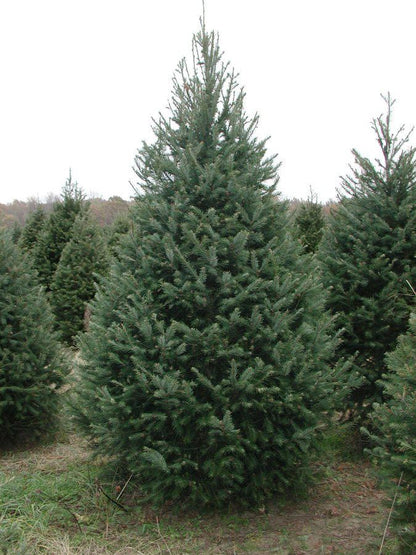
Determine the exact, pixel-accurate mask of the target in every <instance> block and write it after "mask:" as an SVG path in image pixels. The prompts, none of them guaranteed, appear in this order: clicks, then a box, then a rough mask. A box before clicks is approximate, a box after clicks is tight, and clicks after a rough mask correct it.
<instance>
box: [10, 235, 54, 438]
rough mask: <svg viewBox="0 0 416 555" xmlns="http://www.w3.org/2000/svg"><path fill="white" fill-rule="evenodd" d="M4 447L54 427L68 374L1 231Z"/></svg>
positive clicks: (28, 275) (42, 305)
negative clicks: (23, 437) (26, 436)
mask: <svg viewBox="0 0 416 555" xmlns="http://www.w3.org/2000/svg"><path fill="white" fill-rule="evenodd" d="M0 323H1V325H0V446H2V445H4V444H6V443H8V442H14V441H16V440H17V439H18V437H19V436H20V434H21V433H23V432H25V433H26V434H30V435H33V434H42V433H43V432H45V431H46V430H48V429H50V428H51V422H52V421H53V416H54V415H55V412H56V410H57V406H58V395H57V393H56V390H57V388H58V387H59V386H60V385H61V383H62V380H63V372H64V370H65V364H64V359H63V358H62V354H61V350H60V346H59V343H58V341H57V338H56V335H55V333H54V332H53V317H52V314H51V310H50V307H49V305H48V303H47V301H46V298H45V295H44V292H43V290H42V289H41V287H40V285H38V283H37V281H36V276H35V272H34V271H33V269H32V267H31V265H30V263H29V261H28V260H27V259H26V258H25V257H24V256H23V255H22V253H21V252H20V250H19V249H18V248H17V247H16V246H15V245H13V243H12V240H11V238H10V236H9V235H8V234H7V233H6V232H5V231H0Z"/></svg>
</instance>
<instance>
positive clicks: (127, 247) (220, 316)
mask: <svg viewBox="0 0 416 555" xmlns="http://www.w3.org/2000/svg"><path fill="white" fill-rule="evenodd" d="M193 49H194V59H193V72H191V71H190V70H189V68H188V65H187V64H186V62H185V61H183V62H181V63H180V65H179V69H178V72H177V74H176V76H175V79H174V92H173V98H172V103H171V114H170V116H169V117H164V116H163V115H161V116H160V119H159V120H158V121H157V122H156V123H155V126H154V132H155V135H156V139H155V142H154V143H153V144H146V143H145V144H144V145H143V148H142V150H141V151H140V152H139V154H138V156H137V159H136V172H137V175H138V179H139V182H138V185H139V187H140V188H141V189H142V190H143V191H144V195H143V196H141V197H140V199H139V202H138V204H137V207H136V209H135V212H133V215H132V217H133V222H134V226H133V228H132V231H131V232H130V233H129V234H127V235H126V236H125V238H124V240H123V241H122V243H121V249H120V251H119V253H118V257H117V258H116V259H115V260H114V263H113V266H112V270H111V273H110V275H109V277H108V278H107V279H104V281H103V283H102V285H101V287H100V290H99V292H98V294H97V295H96V297H95V299H94V301H93V303H92V317H91V321H90V329H89V331H88V332H87V333H86V334H85V335H84V336H83V337H82V338H81V357H80V359H81V364H80V368H79V376H80V381H79V383H78V385H77V386H76V387H75V389H74V391H75V399H74V404H75V406H76V407H77V409H76V419H77V421H78V423H79V424H80V426H81V428H82V430H83V431H84V432H85V433H86V434H87V435H88V436H89V437H91V438H92V439H93V440H94V444H95V445H96V447H97V449H98V451H99V452H101V453H104V454H106V455H111V456H113V457H116V458H117V459H118V460H119V461H122V462H124V463H125V464H126V466H127V468H128V469H129V471H130V472H132V473H134V475H135V476H136V478H138V479H139V480H140V482H141V487H142V488H143V490H144V491H145V492H147V494H148V496H149V498H150V499H151V500H152V501H153V502H154V503H162V502H164V501H166V500H175V501H177V500H178V499H183V500H186V501H187V502H189V503H192V504H201V503H202V504H216V505H224V504H227V503H229V502H230V501H232V500H238V501H241V502H245V503H262V502H263V501H264V499H266V498H268V497H270V496H271V495H273V494H275V493H276V492H282V491H283V490H285V489H286V488H287V487H291V486H292V487H293V486H294V485H295V484H298V483H299V481H300V480H301V478H302V477H303V476H304V475H305V474H306V473H307V472H308V468H309V465H308V458H309V456H310V454H311V452H313V450H314V449H315V448H316V447H317V444H318V437H319V432H318V430H319V427H320V425H321V423H322V419H323V418H324V417H325V416H326V415H327V411H328V410H330V408H331V406H332V403H333V401H334V398H335V397H336V393H335V391H336V392H337V394H338V393H342V390H343V388H342V387H341V386H340V382H339V375H338V374H339V369H338V368H337V369H332V368H331V367H330V365H329V364H328V361H329V360H330V358H331V356H332V354H333V348H334V344H335V341H336V339H334V337H333V335H332V323H331V319H330V318H329V317H328V315H327V314H326V312H325V310H324V302H325V297H324V294H323V290H322V287H321V285H320V283H319V281H318V280H317V271H316V267H315V266H314V264H313V261H311V260H310V259H309V258H307V259H304V258H303V257H301V256H300V254H299V251H300V248H299V246H298V245H296V243H295V242H294V241H293V240H292V239H291V237H290V236H289V234H288V232H287V229H288V216H287V210H286V205H285V204H283V203H282V202H280V201H279V199H278V198H277V196H276V195H275V185H276V182H277V166H276V164H275V161H274V159H273V158H267V157H266V148H265V142H264V141H261V142H259V141H257V139H256V138H255V136H254V133H255V130H256V125H257V117H256V118H254V119H252V120H250V119H249V118H248V117H247V116H246V114H245V112H244V109H243V99H244V93H243V92H242V91H241V90H239V88H238V85H237V82H236V78H235V75H234V73H233V72H232V71H231V70H230V68H229V66H228V65H227V64H224V63H223V62H222V59H221V54H220V51H219V47H218V44H217V40H216V37H215V35H214V34H208V33H206V32H205V30H204V29H202V31H201V32H200V33H198V34H197V35H196V36H195V37H194V41H193ZM334 390H335V391H334Z"/></svg>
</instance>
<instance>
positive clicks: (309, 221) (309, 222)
mask: <svg viewBox="0 0 416 555" xmlns="http://www.w3.org/2000/svg"><path fill="white" fill-rule="evenodd" d="M324 225H325V220H324V216H323V213H322V205H321V204H320V203H319V202H318V198H317V196H316V194H314V193H313V192H312V190H311V193H310V195H309V197H308V199H307V200H306V201H304V202H302V203H301V205H300V207H299V208H298V209H297V211H296V215H295V236H296V237H297V238H298V239H299V241H300V242H301V245H302V246H303V248H304V250H305V252H308V253H314V252H316V251H317V249H318V246H319V243H320V242H321V239H322V235H323V232H324Z"/></svg>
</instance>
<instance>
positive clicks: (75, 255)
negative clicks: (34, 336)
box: [50, 214, 109, 345]
mask: <svg viewBox="0 0 416 555" xmlns="http://www.w3.org/2000/svg"><path fill="white" fill-rule="evenodd" d="M108 263H109V261H108V255H107V251H106V245H105V242H104V239H103V237H102V233H101V230H100V228H99V227H98V225H97V224H96V223H95V222H94V221H93V220H92V219H91V217H90V216H89V215H88V214H85V215H81V216H78V218H77V219H76V220H75V222H74V225H73V228H72V238H71V239H70V240H69V242H68V243H67V244H66V246H65V248H64V250H63V251H62V254H61V257H60V260H59V263H58V266H57V268H56V271H55V273H54V276H53V280H52V283H51V295H50V299H51V304H52V308H53V312H54V314H55V317H56V322H57V328H58V330H59V332H60V335H61V338H62V340H63V341H64V342H65V343H66V344H68V345H73V344H74V342H75V338H76V335H77V334H78V333H80V332H81V331H83V329H84V315H85V309H86V307H87V303H88V302H89V301H90V300H91V299H92V297H93V296H94V293H95V281H96V279H97V277H98V276H99V275H102V274H104V273H105V272H106V271H107V269H108Z"/></svg>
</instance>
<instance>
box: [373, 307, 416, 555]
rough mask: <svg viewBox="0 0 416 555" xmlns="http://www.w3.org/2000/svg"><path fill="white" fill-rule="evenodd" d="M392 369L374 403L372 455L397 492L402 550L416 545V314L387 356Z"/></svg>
mask: <svg viewBox="0 0 416 555" xmlns="http://www.w3.org/2000/svg"><path fill="white" fill-rule="evenodd" d="M386 362H387V367H388V369H389V373H388V374H387V375H386V376H384V381H383V386H384V388H385V390H386V393H387V394H388V396H389V401H388V402H387V403H384V404H375V406H374V413H373V414H372V423H373V429H375V432H373V435H372V436H371V437H372V439H373V441H374V442H375V443H376V444H377V447H375V448H374V449H373V452H372V454H373V457H374V459H375V460H376V462H377V463H378V464H379V465H380V468H381V472H382V476H384V478H385V480H384V482H383V484H384V486H385V487H386V488H387V490H388V491H389V492H390V493H391V494H392V497H393V496H394V495H396V501H395V505H394V511H393V513H392V515H393V526H394V528H395V529H396V531H397V532H398V534H399V538H400V553H414V550H415V548H416V457H415V455H416V314H415V313H413V314H412V315H411V317H410V326H409V331H408V332H407V333H406V334H405V335H402V336H400V337H399V340H398V344H397V347H396V349H395V350H394V351H393V352H392V353H389V354H388V356H387V358H386Z"/></svg>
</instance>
